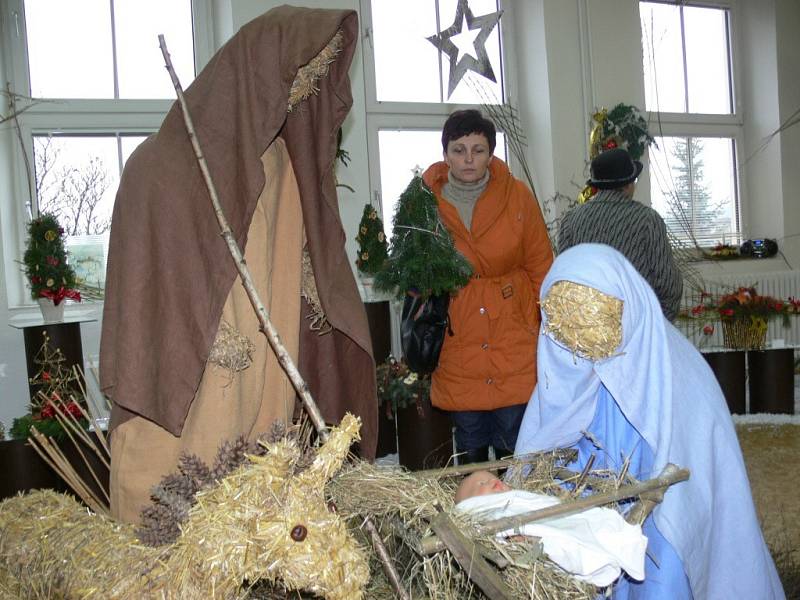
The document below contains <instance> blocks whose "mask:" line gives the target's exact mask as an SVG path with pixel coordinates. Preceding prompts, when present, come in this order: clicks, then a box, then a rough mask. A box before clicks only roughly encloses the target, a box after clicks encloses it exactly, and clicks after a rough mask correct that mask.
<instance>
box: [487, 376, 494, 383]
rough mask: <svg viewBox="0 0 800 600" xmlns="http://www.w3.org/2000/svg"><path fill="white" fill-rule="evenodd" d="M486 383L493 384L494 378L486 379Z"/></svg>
mask: <svg viewBox="0 0 800 600" xmlns="http://www.w3.org/2000/svg"><path fill="white" fill-rule="evenodd" d="M486 383H487V384H489V385H492V384H493V383H494V379H492V378H491V377H489V379H487V380H486Z"/></svg>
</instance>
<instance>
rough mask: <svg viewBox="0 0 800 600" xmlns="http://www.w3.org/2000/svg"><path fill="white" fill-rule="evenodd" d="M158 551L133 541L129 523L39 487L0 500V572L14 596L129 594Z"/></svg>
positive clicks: (120, 595)
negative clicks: (26, 492) (37, 489)
mask: <svg viewBox="0 0 800 600" xmlns="http://www.w3.org/2000/svg"><path fill="white" fill-rule="evenodd" d="M159 554H160V553H159V551H157V550H153V549H147V548H145V547H144V546H142V545H141V544H139V542H138V540H137V539H136V537H135V536H134V533H133V527H132V526H130V525H124V524H120V523H117V522H114V521H112V520H111V519H109V518H106V517H103V516H100V515H96V514H93V513H91V512H90V511H89V510H88V509H87V508H86V507H84V506H82V505H80V504H79V503H78V502H77V501H76V500H75V499H74V498H73V497H72V496H68V495H66V494H60V493H57V492H54V491H52V490H39V491H35V492H32V493H30V494H27V495H22V496H16V497H13V498H8V499H6V500H4V501H3V502H2V503H0V565H2V567H0V576H2V579H3V585H4V586H5V587H6V588H8V589H10V590H15V591H16V592H17V593H18V594H19V595H18V596H17V597H18V598H54V597H68V598H70V597H80V598H125V597H133V596H132V595H131V594H132V592H131V590H132V589H134V588H135V587H136V586H138V585H140V584H141V583H142V582H143V581H146V579H147V573H148V571H149V570H150V568H151V565H152V564H154V563H155V562H156V560H158V556H159ZM3 571H5V572H3Z"/></svg>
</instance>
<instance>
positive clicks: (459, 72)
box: [427, 0, 503, 98]
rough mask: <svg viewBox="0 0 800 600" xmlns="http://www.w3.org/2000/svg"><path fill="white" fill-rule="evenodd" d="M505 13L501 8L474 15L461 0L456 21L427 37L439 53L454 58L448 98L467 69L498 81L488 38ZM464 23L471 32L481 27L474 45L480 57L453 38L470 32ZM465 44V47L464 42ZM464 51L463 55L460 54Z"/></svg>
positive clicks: (465, 0)
mask: <svg viewBox="0 0 800 600" xmlns="http://www.w3.org/2000/svg"><path fill="white" fill-rule="evenodd" d="M502 14H503V11H501V10H499V11H497V12H494V13H490V14H486V15H481V16H479V17H476V16H474V15H473V14H472V10H471V9H470V7H469V3H468V1H467V0H458V5H457V6H456V17H455V19H454V20H453V24H452V25H451V26H450V27H448V28H447V29H445V30H444V31H442V32H441V33H439V34H436V35H432V36H430V37H428V38H427V40H428V41H429V42H430V43H431V44H433V45H434V46H436V47H437V48H438V49H439V52H441V53H444V54H447V57H448V58H449V59H450V80H449V82H448V84H447V97H448V98H449V97H450V96H452V95H453V91H454V90H455V89H456V86H458V84H459V83H460V82H461V80H462V79H463V77H464V75H466V74H467V71H473V72H475V73H477V74H478V75H482V76H483V77H486V79H488V80H489V81H491V82H496V81H497V79H495V76H494V71H493V70H492V64H491V62H490V61H489V55H488V54H487V53H486V38H488V37H489V35H490V34H491V33H492V30H493V29H494V27H495V25H497V23H498V22H499V21H500V17H501V16H502ZM464 23H466V25H467V30H468V31H474V30H480V33H478V35H477V36H476V37H475V41H474V42H473V44H472V45H473V47H474V49H475V54H476V56H477V58H476V57H475V56H472V55H471V54H470V53H469V52H467V51H464V50H462V52H459V47H458V46H456V44H454V43H453V40H452V39H451V38H454V37H457V36H459V35H461V34H465V35H467V32H464V31H463V27H464ZM459 43H460V44H461V40H459ZM461 45H462V46H463V44H461ZM461 54H463V56H460V55H461ZM459 56H460V58H459Z"/></svg>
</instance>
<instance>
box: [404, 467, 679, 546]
mask: <svg viewBox="0 0 800 600" xmlns="http://www.w3.org/2000/svg"><path fill="white" fill-rule="evenodd" d="M687 479H689V470H688V469H676V468H675V466H674V465H667V466H666V467H665V469H664V471H662V472H661V475H659V476H658V477H656V478H654V479H648V480H647V481H642V482H639V483H634V484H631V485H626V486H623V487H621V488H619V489H617V490H613V491H610V492H606V493H603V494H594V495H592V496H587V497H586V498H581V499H580V500H575V501H574V502H563V503H561V504H556V505H554V506H548V507H546V508H541V509H539V510H532V511H529V512H526V513H521V514H519V515H515V516H513V517H503V518H500V519H495V520H494V521H487V522H485V523H482V524H480V525H479V526H478V527H477V535H479V536H484V535H491V534H493V533H500V532H501V531H506V530H508V529H515V528H518V527H521V526H523V525H526V524H527V523H534V522H535V521H542V520H544V519H552V518H553V517H565V516H567V515H572V514H575V513H579V512H583V511H584V510H587V509H589V508H594V507H596V506H602V505H604V504H610V503H612V502H619V501H620V500H625V499H627V498H633V497H635V496H639V495H641V494H645V493H647V492H651V491H653V490H657V489H661V488H667V487H669V486H671V485H672V484H673V483H678V482H679V481H686V480H687ZM444 547H445V545H444V543H443V542H442V541H441V540H440V539H439V538H438V537H436V536H429V537H427V538H425V539H424V540H422V541H421V543H420V548H421V550H422V554H424V555H427V554H433V553H434V552H438V551H440V550H443V549H444Z"/></svg>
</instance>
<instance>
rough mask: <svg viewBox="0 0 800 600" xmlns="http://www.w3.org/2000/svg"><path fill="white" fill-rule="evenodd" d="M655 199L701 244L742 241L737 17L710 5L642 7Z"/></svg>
mask: <svg viewBox="0 0 800 600" xmlns="http://www.w3.org/2000/svg"><path fill="white" fill-rule="evenodd" d="M639 12H640V19H641V27H642V56H643V67H644V78H645V103H646V104H645V105H646V109H647V110H648V111H649V112H650V123H651V133H653V135H654V136H655V138H656V143H657V145H658V147H657V148H652V147H651V149H650V196H651V199H652V202H653V207H654V208H655V209H656V210H658V211H659V212H660V213H661V214H662V216H663V217H664V220H665V221H666V223H667V226H668V227H669V229H670V230H671V232H672V233H673V234H674V235H675V236H676V237H677V238H678V239H681V240H683V241H684V242H689V243H691V244H696V245H699V246H713V245H715V244H718V243H723V242H726V243H738V242H739V241H740V237H741V235H740V232H741V229H742V227H741V222H740V216H739V215H740V210H739V205H740V199H739V187H740V186H739V171H738V165H737V146H738V144H739V143H740V140H741V137H742V124H741V119H740V117H739V115H738V114H737V112H738V111H737V109H736V97H735V93H734V87H735V86H734V78H733V68H732V51H731V48H732V43H731V37H732V34H731V29H732V28H731V11H730V9H728V8H720V6H719V3H717V4H715V5H713V6H711V5H706V4H705V3H703V2H694V3H692V2H688V3H686V2H680V3H677V2H656V1H648V2H645V1H642V2H640V3H639Z"/></svg>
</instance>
